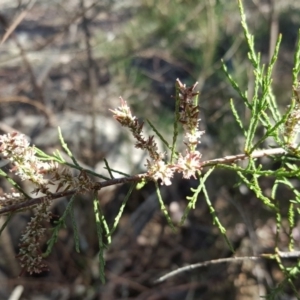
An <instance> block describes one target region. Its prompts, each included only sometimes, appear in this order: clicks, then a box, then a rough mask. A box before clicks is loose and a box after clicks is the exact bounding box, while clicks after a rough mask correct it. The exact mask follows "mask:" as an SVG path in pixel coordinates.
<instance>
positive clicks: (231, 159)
mask: <svg viewBox="0 0 300 300" xmlns="http://www.w3.org/2000/svg"><path fill="white" fill-rule="evenodd" d="M287 153H288V152H287V151H286V150H284V149H283V148H273V149H262V150H257V151H254V152H253V153H251V155H250V156H249V155H247V154H243V153H241V154H236V155H229V156H225V157H221V158H216V159H211V160H204V161H202V165H201V169H202V168H204V167H211V166H215V165H218V164H232V163H235V162H237V161H241V160H245V159H249V158H259V157H264V156H274V155H277V156H281V155H285V154H287ZM143 179H146V180H151V177H149V175H148V173H141V174H137V175H134V176H129V177H121V178H115V179H110V180H107V181H103V182H95V183H94V186H93V189H94V190H100V189H102V188H105V187H108V186H112V185H117V184H124V183H128V182H140V181H141V180H143ZM74 194H76V190H75V189H73V190H68V191H63V192H57V193H52V194H49V195H48V196H42V197H37V198H32V199H29V200H26V201H23V202H21V203H16V204H12V205H7V206H5V207H2V208H0V215H4V214H7V213H10V212H16V211H18V210H20V209H25V208H29V207H32V206H35V205H37V204H40V203H42V202H44V201H45V200H47V199H48V200H49V201H52V200H56V199H59V198H62V197H68V196H72V195H74Z"/></svg>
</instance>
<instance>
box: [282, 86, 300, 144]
mask: <svg viewBox="0 0 300 300" xmlns="http://www.w3.org/2000/svg"><path fill="white" fill-rule="evenodd" d="M293 93H294V99H295V102H296V103H295V107H294V109H293V110H292V111H291V113H290V115H289V117H288V119H287V121H286V123H285V128H284V136H285V137H286V140H287V144H288V146H290V147H293V148H295V145H294V143H295V140H296V138H297V135H298V133H299V130H300V82H299V81H298V82H297V86H294V87H293Z"/></svg>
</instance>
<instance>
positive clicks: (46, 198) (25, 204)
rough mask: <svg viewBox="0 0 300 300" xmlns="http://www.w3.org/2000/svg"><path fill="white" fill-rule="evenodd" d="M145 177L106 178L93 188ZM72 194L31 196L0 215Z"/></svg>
mask: <svg viewBox="0 0 300 300" xmlns="http://www.w3.org/2000/svg"><path fill="white" fill-rule="evenodd" d="M146 177H147V174H139V175H134V176H130V177H122V178H115V179H111V180H107V181H103V182H95V186H94V190H100V189H102V188H103V187H107V186H111V185H116V184H120V183H127V182H134V181H135V182H139V181H141V180H142V179H143V178H146ZM74 194H76V190H70V191H65V192H58V193H53V194H50V195H47V196H42V197H38V198H32V199H29V200H27V201H25V202H21V203H17V204H13V205H9V206H6V207H3V208H1V209H0V215H3V214H6V213H8V212H14V211H16V210H20V209H24V208H28V207H31V206H34V205H37V204H40V203H42V202H44V201H49V200H50V201H52V200H56V199H58V198H61V197H67V196H71V195H74Z"/></svg>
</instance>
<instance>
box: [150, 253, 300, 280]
mask: <svg viewBox="0 0 300 300" xmlns="http://www.w3.org/2000/svg"><path fill="white" fill-rule="evenodd" d="M275 255H276V254H271V253H264V254H261V255H259V256H241V257H226V258H220V259H213V260H208V261H204V262H201V263H197V264H192V265H188V266H185V267H182V268H178V269H177V270H174V271H172V272H169V273H167V274H166V275H164V276H161V277H160V278H158V279H157V280H155V281H154V283H161V282H163V281H165V280H166V279H169V278H171V277H174V276H176V275H178V274H180V273H182V272H185V271H191V270H194V269H197V268H202V267H207V266H210V265H216V264H221V263H236V262H242V261H244V260H260V259H264V258H269V259H271V258H274V257H275ZM277 255H278V256H279V257H280V258H283V259H289V258H299V257H300V251H292V252H282V251H278V252H277Z"/></svg>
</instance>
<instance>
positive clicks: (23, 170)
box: [0, 132, 94, 274]
mask: <svg viewBox="0 0 300 300" xmlns="http://www.w3.org/2000/svg"><path fill="white" fill-rule="evenodd" d="M0 157H1V158H4V159H7V160H9V161H10V162H11V164H12V168H11V170H10V171H11V172H13V173H14V174H15V175H17V176H19V177H20V178H21V180H22V181H24V180H27V181H30V182H31V183H32V184H33V185H34V186H35V188H34V189H33V191H32V193H35V194H37V193H39V192H41V193H43V194H46V195H47V197H48V198H49V199H51V192H50V190H49V188H50V185H54V184H56V186H57V188H56V191H59V190H61V189H63V190H64V191H67V190H69V189H73V190H75V193H83V192H86V191H91V190H92V189H93V187H94V183H93V182H92V180H91V179H90V178H89V177H88V176H87V175H86V173H85V172H81V173H80V174H79V176H74V175H72V174H71V172H70V170H69V169H66V168H65V169H62V170H61V169H59V168H58V164H57V163H54V162H52V161H51V162H44V161H41V160H40V159H39V158H38V157H37V156H36V149H35V148H34V147H32V146H30V144H29V142H28V141H27V139H26V137H25V136H24V135H23V134H19V133H16V132H15V133H12V134H5V135H1V136H0ZM46 175H47V176H46ZM26 200H28V197H27V196H26V195H25V193H24V194H22V193H20V192H16V191H14V190H12V192H11V193H7V194H4V195H2V196H0V207H1V206H2V207H4V206H9V205H14V204H17V203H20V202H24V201H26ZM49 206H50V202H49V201H44V202H43V203H41V204H40V205H38V206H37V207H36V208H35V215H34V217H32V219H31V221H30V222H29V223H28V225H27V227H26V229H25V231H24V233H23V235H22V237H21V241H20V245H19V246H20V252H19V255H18V259H19V261H20V262H21V266H22V268H23V272H24V271H27V272H29V273H30V274H32V273H39V272H41V271H43V270H45V269H46V268H47V267H46V264H45V263H44V261H43V258H42V252H41V250H40V243H41V242H42V241H43V239H42V237H43V236H44V234H45V231H46V229H45V228H44V227H43V226H44V224H45V222H49V221H50V219H51V213H50V211H49Z"/></svg>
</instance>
